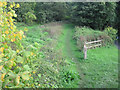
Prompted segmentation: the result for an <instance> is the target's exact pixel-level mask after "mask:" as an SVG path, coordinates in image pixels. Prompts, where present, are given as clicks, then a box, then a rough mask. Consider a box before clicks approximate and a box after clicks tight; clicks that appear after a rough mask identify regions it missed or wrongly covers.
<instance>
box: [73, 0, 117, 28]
mask: <svg viewBox="0 0 120 90" xmlns="http://www.w3.org/2000/svg"><path fill="white" fill-rule="evenodd" d="M73 8H74V10H73V15H72V19H73V23H76V24H77V25H79V26H89V27H91V28H93V29H99V30H103V29H104V28H105V27H106V26H109V25H110V26H113V25H114V21H115V17H116V14H115V8H116V4H115V3H109V2H106V3H104V2H99V3H93V2H90V3H82V2H81V3H75V4H74V5H73Z"/></svg>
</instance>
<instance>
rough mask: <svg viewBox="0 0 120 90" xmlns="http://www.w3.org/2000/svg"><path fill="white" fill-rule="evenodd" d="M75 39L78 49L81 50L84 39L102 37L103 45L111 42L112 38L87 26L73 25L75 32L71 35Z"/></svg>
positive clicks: (90, 39)
mask: <svg viewBox="0 0 120 90" xmlns="http://www.w3.org/2000/svg"><path fill="white" fill-rule="evenodd" d="M73 38H74V39H76V40H77V45H78V48H79V49H80V50H83V46H84V43H85V42H86V41H94V40H99V39H102V40H103V41H104V45H107V44H112V42H113V41H112V39H111V37H109V36H108V35H107V34H106V33H104V32H101V31H98V30H93V29H91V28H88V27H75V34H74V36H73Z"/></svg>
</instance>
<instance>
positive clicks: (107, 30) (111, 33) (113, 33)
mask: <svg viewBox="0 0 120 90" xmlns="http://www.w3.org/2000/svg"><path fill="white" fill-rule="evenodd" d="M104 32H105V33H106V34H107V35H108V36H110V37H111V38H112V39H113V40H116V37H117V30H116V29H114V28H112V27H107V28H105V30H104Z"/></svg>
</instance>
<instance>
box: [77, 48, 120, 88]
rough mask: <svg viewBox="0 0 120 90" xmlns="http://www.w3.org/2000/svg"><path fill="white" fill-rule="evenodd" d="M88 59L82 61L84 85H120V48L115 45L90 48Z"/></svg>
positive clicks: (111, 86) (109, 86) (115, 86)
mask: <svg viewBox="0 0 120 90" xmlns="http://www.w3.org/2000/svg"><path fill="white" fill-rule="evenodd" d="M87 58H88V59H87V60H84V61H82V62H80V64H79V65H80V68H81V69H82V73H83V74H84V78H82V79H81V80H83V81H84V87H87V88H88V87H89V88H117V87H118V50H117V48H116V47H115V46H111V47H109V48H106V47H101V48H96V49H91V50H88V52H87Z"/></svg>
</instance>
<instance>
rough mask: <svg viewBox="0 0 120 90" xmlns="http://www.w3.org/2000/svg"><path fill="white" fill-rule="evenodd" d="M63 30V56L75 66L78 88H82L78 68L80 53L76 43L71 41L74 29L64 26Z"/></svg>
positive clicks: (81, 74) (82, 84) (81, 76)
mask: <svg viewBox="0 0 120 90" xmlns="http://www.w3.org/2000/svg"><path fill="white" fill-rule="evenodd" d="M64 30H65V38H64V39H65V43H64V44H65V45H64V46H65V47H64V48H65V51H64V52H65V55H66V56H67V58H69V59H72V60H73V62H74V63H75V64H76V68H77V72H78V73H79V75H80V82H79V88H82V87H83V86H84V82H83V81H84V80H83V79H84V75H83V73H82V70H81V68H80V61H81V59H82V58H81V56H80V51H78V48H77V46H76V41H75V40H73V34H74V27H70V26H69V25H65V26H64Z"/></svg>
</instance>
